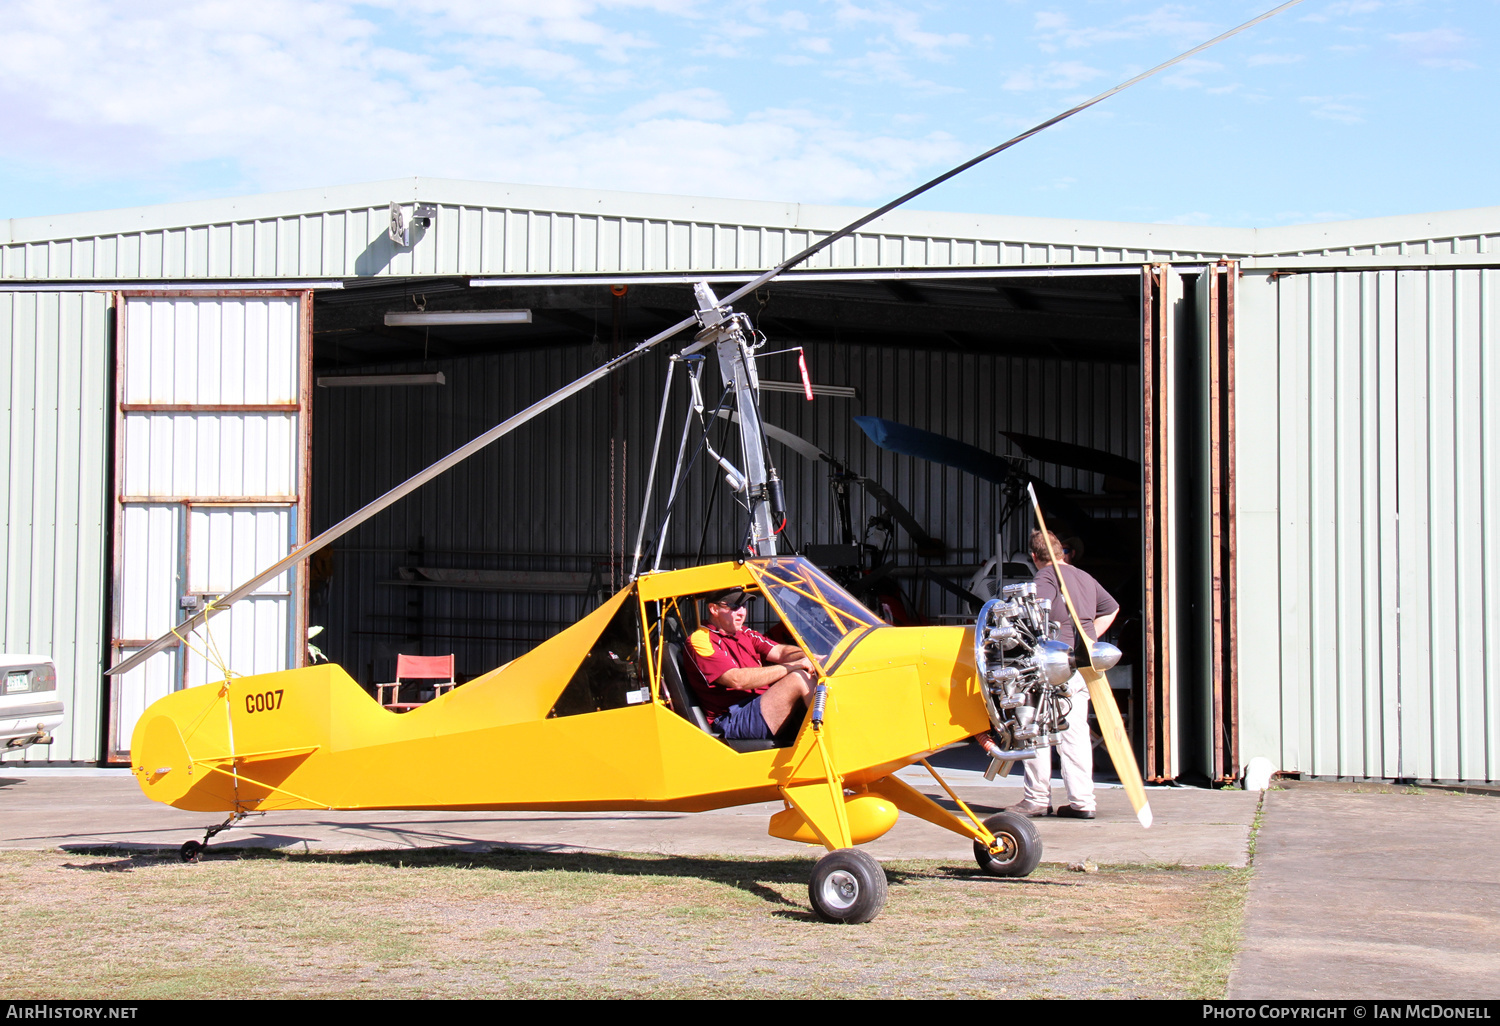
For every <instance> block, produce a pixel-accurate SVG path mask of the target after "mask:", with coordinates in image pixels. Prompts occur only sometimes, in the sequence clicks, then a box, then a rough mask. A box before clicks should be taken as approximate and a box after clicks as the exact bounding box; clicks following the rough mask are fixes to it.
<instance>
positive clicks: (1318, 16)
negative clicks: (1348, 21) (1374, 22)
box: [1298, 0, 1386, 22]
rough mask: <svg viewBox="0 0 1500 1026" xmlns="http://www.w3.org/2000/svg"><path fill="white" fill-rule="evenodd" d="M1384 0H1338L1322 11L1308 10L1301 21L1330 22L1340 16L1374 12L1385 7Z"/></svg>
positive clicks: (1347, 16)
mask: <svg viewBox="0 0 1500 1026" xmlns="http://www.w3.org/2000/svg"><path fill="white" fill-rule="evenodd" d="M1385 6H1386V4H1385V3H1384V2H1383V0H1338V2H1336V3H1331V4H1329V5H1327V6H1326V7H1324V8H1323V9H1322V10H1321V11H1308V12H1306V13H1305V14H1303V15H1302V17H1301V18H1299V19H1298V20H1299V21H1310V22H1328V21H1334V20H1336V19H1339V18H1350V17H1354V16H1356V15H1361V14H1373V13H1375V12H1376V11H1378V10H1380V9H1381V8H1382V7H1385Z"/></svg>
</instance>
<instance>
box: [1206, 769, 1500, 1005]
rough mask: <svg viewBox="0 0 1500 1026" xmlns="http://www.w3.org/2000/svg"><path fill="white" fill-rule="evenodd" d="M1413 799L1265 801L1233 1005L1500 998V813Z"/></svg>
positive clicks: (1481, 803) (1452, 797) (1382, 790)
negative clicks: (1264, 1000) (1498, 955)
mask: <svg viewBox="0 0 1500 1026" xmlns="http://www.w3.org/2000/svg"><path fill="white" fill-rule="evenodd" d="M1409 790H1413V789H1404V788H1399V787H1393V786H1390V785H1383V784H1342V783H1321V782H1307V783H1301V782H1293V783H1289V784H1287V785H1286V788H1285V790H1272V791H1268V792H1266V802H1265V812H1264V818H1263V820H1262V823H1261V829H1260V833H1259V835H1258V838H1257V841H1256V851H1255V875H1254V877H1253V878H1252V880H1251V883H1250V896H1249V902H1248V905H1247V907H1246V910H1245V942H1244V945H1243V947H1242V948H1241V951H1240V957H1239V959H1238V960H1237V962H1236V965H1235V968H1234V971H1233V973H1232V974H1231V975H1230V978H1229V992H1228V996H1229V997H1230V998H1231V999H1239V1000H1259V999H1262V998H1267V999H1272V1000H1274V999H1279V998H1305V999H1318V1000H1337V999H1356V1000H1365V1001H1370V1000H1380V999H1390V1000H1423V999H1426V1000H1442V999H1460V1000H1461V999H1473V998H1489V999H1496V998H1500V959H1497V958H1496V957H1495V952H1496V951H1500V860H1497V858H1496V854H1495V853H1496V852H1497V851H1500V804H1496V799H1495V798H1493V797H1488V796H1481V795H1463V794H1454V793H1451V792H1445V791H1435V790H1434V791H1426V792H1424V793H1420V794H1416V793H1407V791H1409Z"/></svg>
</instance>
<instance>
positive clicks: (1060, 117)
mask: <svg viewBox="0 0 1500 1026" xmlns="http://www.w3.org/2000/svg"><path fill="white" fill-rule="evenodd" d="M1301 2H1302V0H1287V2H1286V3H1284V4H1281V5H1280V6H1277V7H1273V8H1272V9H1271V10H1269V11H1267V12H1266V13H1264V14H1261V15H1258V16H1256V17H1254V18H1251V19H1250V20H1249V21H1247V22H1245V23H1244V24H1243V25H1238V26H1236V27H1235V28H1232V29H1230V30H1229V31H1228V32H1224V33H1221V34H1220V35H1217V36H1214V37H1213V38H1212V39H1210V40H1209V41H1208V42H1206V43H1199V44H1198V45H1197V46H1195V47H1193V48H1192V49H1191V50H1188V51H1186V52H1184V53H1180V54H1178V55H1177V56H1176V57H1173V58H1172V59H1171V60H1169V61H1166V62H1164V63H1162V64H1158V65H1157V66H1156V67H1154V68H1152V69H1151V70H1149V71H1143V72H1141V73H1140V74H1139V75H1136V76H1135V77H1134V78H1128V79H1126V80H1125V81H1124V82H1121V83H1120V84H1119V85H1117V86H1115V87H1114V88H1113V89H1106V90H1105V91H1104V92H1102V93H1100V94H1099V95H1098V96H1095V97H1094V98H1093V99H1089V100H1084V101H1083V102H1082V103H1080V104H1079V105H1078V106H1076V107H1070V108H1069V109H1068V110H1065V111H1063V112H1062V113H1061V114H1057V115H1054V116H1053V117H1050V118H1048V119H1047V120H1046V121H1043V122H1042V123H1041V124H1039V125H1035V126H1033V127H1031V128H1028V129H1027V130H1026V131H1024V132H1022V133H1021V134H1020V135H1018V136H1016V137H1014V138H1012V139H1007V140H1006V141H1005V142H1003V143H1001V144H1000V145H999V146H996V147H995V148H994V149H989V150H985V151H984V152H983V153H981V154H980V155H979V156H977V157H974V158H973V159H971V160H967V161H965V162H964V163H962V164H960V165H958V166H957V167H955V168H953V169H952V170H951V171H945V172H943V173H942V174H940V175H938V176H937V177H936V178H934V179H933V180H932V181H930V182H926V183H924V184H922V185H919V186H917V187H916V188H915V189H913V190H912V191H911V192H908V193H906V194H905V195H904V196H900V197H898V198H896V199H893V200H891V202H889V203H887V204H886V205H885V206H883V207H879V208H878V209H875V210H872V211H870V213H868V214H866V215H864V216H863V217H861V218H859V219H857V220H855V221H851V222H850V223H849V224H847V225H845V226H844V227H842V228H840V229H839V230H838V231H836V232H834V233H833V234H832V235H829V236H828V237H826V238H823V239H819V240H818V241H817V242H815V243H813V244H812V245H811V246H808V247H807V248H806V249H804V250H803V251H802V252H800V253H798V254H797V255H796V256H794V257H792V258H791V259H789V260H786V261H784V262H783V263H780V264H777V265H776V266H775V267H773V268H771V270H769V271H767V272H766V273H765V274H763V275H761V276H760V277H759V278H756V279H755V280H754V281H752V282H750V283H749V284H748V285H743V286H741V287H740V288H738V289H736V290H734V291H733V292H731V293H730V294H729V296H728V297H727V298H726V299H724V300H723V302H724V304H725V305H728V304H729V303H733V302H734V301H735V300H736V299H739V298H740V297H741V296H748V295H749V294H750V293H752V292H754V291H755V290H756V289H758V288H760V287H761V286H762V285H764V284H765V283H766V282H768V281H770V280H771V279H772V278H774V277H776V276H777V275H778V274H780V273H781V272H782V271H785V270H787V269H788V268H792V267H796V266H797V265H798V264H800V263H801V262H802V261H804V260H806V259H807V258H808V257H810V256H812V255H813V254H814V253H817V252H819V251H820V250H823V249H825V248H827V247H828V246H831V245H833V244H834V243H835V242H837V241H838V240H839V239H842V238H843V237H844V236H846V235H849V234H852V233H853V232H856V231H858V230H859V229H861V228H863V227H864V226H865V225H867V224H869V223H870V222H871V221H873V220H875V219H876V218H877V217H880V216H882V215H884V214H888V213H890V212H891V211H892V210H895V209H896V208H897V207H899V206H900V205H901V204H903V203H905V202H906V201H907V200H911V199H915V198H916V197H918V196H920V195H922V193H924V192H926V191H927V190H928V189H931V188H933V187H934V186H938V185H941V184H943V183H944V182H946V181H947V180H948V179H950V178H952V177H953V176H954V175H959V174H962V173H963V172H965V171H967V170H969V168H971V167H973V166H974V165H976V164H982V163H983V162H984V161H986V160H989V159H990V158H991V157H993V156H994V155H995V154H997V153H1002V152H1004V151H1005V150H1008V149H1010V148H1011V147H1012V146H1014V145H1016V144H1017V143H1022V142H1025V141H1026V140H1027V139H1030V138H1031V137H1032V136H1034V135H1036V134H1037V133H1038V132H1045V131H1046V130H1047V129H1049V128H1051V127H1052V126H1053V125H1055V124H1057V123H1058V122H1059V121H1066V120H1067V119H1068V118H1070V117H1072V116H1073V115H1074V114H1077V113H1079V112H1080V111H1085V110H1088V109H1089V108H1090V107H1092V106H1093V105H1094V104H1096V103H1099V102H1101V101H1103V100H1107V99H1109V98H1110V97H1111V96H1113V95H1115V93H1118V92H1121V91H1123V90H1125V89H1129V88H1130V87H1131V86H1133V85H1135V84H1136V83H1137V82H1141V81H1144V80H1145V79H1148V78H1150V77H1151V76H1152V75H1155V74H1156V73H1157V72H1160V71H1165V70H1166V69H1167V68H1170V67H1171V66H1172V65H1174V64H1178V63H1181V62H1182V61H1185V60H1187V59H1188V58H1189V57H1191V56H1193V55H1194V54H1197V53H1202V52H1203V51H1204V50H1207V49H1208V48H1209V47H1211V46H1216V45H1217V44H1219V43H1222V42H1223V41H1224V40H1226V39H1228V38H1229V37H1230V36H1235V35H1238V34H1239V33H1241V32H1243V31H1245V30H1246V29H1247V28H1250V27H1251V26H1253V25H1259V24H1260V23H1261V22H1263V21H1265V20H1266V19H1267V18H1271V17H1275V16H1276V15H1278V14H1280V13H1281V12H1282V11H1284V10H1286V9H1287V8H1288V7H1295V6H1296V5H1297V4H1299V3H1301Z"/></svg>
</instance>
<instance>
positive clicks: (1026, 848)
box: [974, 812, 1042, 876]
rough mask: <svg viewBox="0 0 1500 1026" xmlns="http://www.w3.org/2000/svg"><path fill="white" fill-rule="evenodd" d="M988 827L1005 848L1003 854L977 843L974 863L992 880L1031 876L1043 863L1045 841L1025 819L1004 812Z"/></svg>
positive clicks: (985, 825) (988, 821) (990, 819)
mask: <svg viewBox="0 0 1500 1026" xmlns="http://www.w3.org/2000/svg"><path fill="white" fill-rule="evenodd" d="M984 827H985V829H986V830H988V831H989V832H990V833H992V834H994V835H995V840H997V841H999V842H1000V844H1001V849H1002V850H1001V852H1000V854H998V855H997V854H994V853H992V852H991V851H990V850H989V849H988V848H987V847H985V846H984V844H982V843H981V842H979V841H975V842H974V861H976V862H978V863H979V868H980V869H982V870H984V871H985V872H986V873H988V874H989V875H990V876H1030V875H1031V871H1032V870H1034V869H1036V867H1037V864H1038V863H1039V862H1041V861H1042V838H1041V836H1040V835H1038V834H1037V832H1036V827H1035V826H1033V825H1032V823H1031V820H1029V819H1027V818H1026V817H1025V816H1018V815H1016V814H1015V813H1013V812H1001V813H997V814H996V815H993V816H991V817H990V818H989V819H987V820H985V821H984Z"/></svg>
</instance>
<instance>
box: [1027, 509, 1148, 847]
mask: <svg viewBox="0 0 1500 1026" xmlns="http://www.w3.org/2000/svg"><path fill="white" fill-rule="evenodd" d="M1026 494H1027V495H1029V496H1031V508H1032V509H1033V510H1035V511H1036V523H1037V527H1039V528H1040V529H1041V532H1042V541H1043V542H1044V543H1045V544H1046V546H1047V558H1048V559H1050V560H1051V561H1052V566H1053V567H1054V568H1055V569H1056V573H1057V587H1058V590H1059V591H1061V592H1062V597H1063V602H1065V603H1066V604H1067V606H1068V615H1069V616H1070V617H1072V618H1073V632H1074V634H1073V636H1074V637H1075V638H1082V639H1083V641H1084V652H1086V653H1088V656H1089V665H1087V666H1080V667H1078V672H1079V673H1081V674H1083V679H1084V680H1085V681H1087V682H1088V686H1089V700H1090V701H1092V702H1093V703H1094V715H1095V716H1097V717H1098V719H1099V732H1100V733H1102V734H1103V735H1104V747H1105V749H1106V750H1107V751H1108V752H1109V757H1110V760H1111V761H1113V762H1114V764H1115V772H1116V773H1118V774H1119V775H1120V783H1121V785H1122V786H1124V788H1125V794H1126V795H1127V796H1128V797H1129V798H1130V806H1131V808H1133V809H1135V815H1136V818H1137V819H1139V820H1140V821H1141V826H1143V827H1149V826H1150V825H1151V803H1150V802H1149V801H1147V800H1146V785H1145V784H1144V783H1143V782H1142V780H1141V770H1140V767H1139V766H1137V765H1136V764H1135V750H1134V749H1133V748H1131V746H1130V735H1129V734H1127V733H1126V732H1125V721H1124V720H1123V719H1122V718H1121V716H1120V707H1119V706H1118V705H1116V704H1115V693H1114V691H1113V690H1111V689H1110V686H1109V678H1107V677H1106V676H1105V675H1104V672H1103V671H1102V670H1096V669H1094V658H1093V647H1094V639H1093V638H1091V637H1089V636H1088V635H1087V634H1085V633H1084V631H1083V621H1082V620H1081V619H1079V617H1078V610H1077V609H1076V608H1074V606H1073V596H1072V595H1070V594H1068V582H1067V579H1066V578H1064V577H1063V572H1062V569H1061V564H1060V562H1059V560H1058V558H1057V552H1056V551H1055V550H1054V549H1053V548H1052V534H1051V532H1049V531H1048V530H1047V520H1046V518H1045V517H1043V516H1042V506H1041V503H1039V502H1037V501H1036V492H1035V491H1034V490H1033V489H1032V487H1031V485H1030V484H1029V483H1028V484H1027V485H1026Z"/></svg>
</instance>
